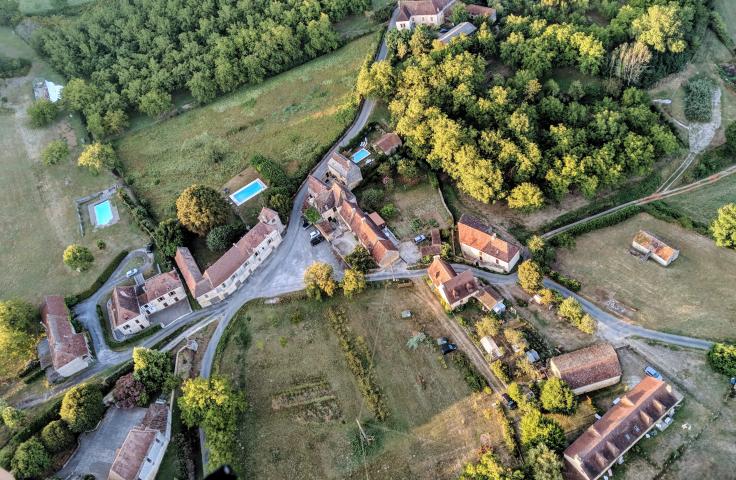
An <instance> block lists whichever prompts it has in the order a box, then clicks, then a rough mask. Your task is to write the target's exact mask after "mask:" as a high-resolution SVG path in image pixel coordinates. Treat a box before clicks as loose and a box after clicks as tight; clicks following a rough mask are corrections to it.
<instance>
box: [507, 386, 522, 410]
mask: <svg viewBox="0 0 736 480" xmlns="http://www.w3.org/2000/svg"><path fill="white" fill-rule="evenodd" d="M506 393H507V394H508V395H509V397H511V399H512V400H513V401H515V402H516V403H517V404H519V405H521V404H523V403H526V398H525V397H524V392H523V391H522V390H521V386H520V385H519V384H518V383H516V382H511V383H509V385H508V387H506Z"/></svg>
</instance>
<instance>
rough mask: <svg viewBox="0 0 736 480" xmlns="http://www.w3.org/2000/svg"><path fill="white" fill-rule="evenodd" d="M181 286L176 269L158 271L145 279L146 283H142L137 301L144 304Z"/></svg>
mask: <svg viewBox="0 0 736 480" xmlns="http://www.w3.org/2000/svg"><path fill="white" fill-rule="evenodd" d="M181 286H182V283H181V280H180V279H179V275H177V274H176V270H172V271H170V272H164V273H160V274H158V275H155V276H153V277H151V278H149V279H148V280H146V283H145V284H144V285H143V294H142V295H141V296H140V297H138V302H139V303H140V304H141V305H144V304H146V303H148V302H150V301H152V300H155V299H156V298H158V297H161V296H163V295H166V294H167V293H169V292H171V291H174V290H176V289H177V288H179V287H181Z"/></svg>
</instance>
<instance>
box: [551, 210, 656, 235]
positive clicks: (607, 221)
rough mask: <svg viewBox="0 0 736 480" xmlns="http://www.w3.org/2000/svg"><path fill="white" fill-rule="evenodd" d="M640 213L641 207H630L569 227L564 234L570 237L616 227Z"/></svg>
mask: <svg viewBox="0 0 736 480" xmlns="http://www.w3.org/2000/svg"><path fill="white" fill-rule="evenodd" d="M641 212H642V207H640V206H639V205H631V206H629V207H624V208H622V209H621V210H618V211H616V212H613V213H611V214H609V215H606V216H603V217H598V218H594V219H593V220H590V221H588V222H585V223H581V224H578V225H574V226H572V227H570V228H569V229H568V230H567V231H565V233H567V234H569V235H572V236H577V235H582V234H583V233H588V232H592V231H593V230H598V229H599V228H604V227H610V226H611V225H616V224H618V223H621V222H623V221H624V220H627V219H629V218H631V217H633V216H634V215H636V214H638V213H641Z"/></svg>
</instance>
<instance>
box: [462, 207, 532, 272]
mask: <svg viewBox="0 0 736 480" xmlns="http://www.w3.org/2000/svg"><path fill="white" fill-rule="evenodd" d="M490 230H491V229H490V227H488V226H487V225H485V224H483V223H482V222H481V221H480V220H478V219H476V218H475V217H472V216H470V215H467V214H466V215H463V216H462V217H460V221H459V222H458V223H457V231H458V236H459V239H460V243H461V244H462V245H468V246H470V247H472V248H475V249H476V250H480V251H481V252H483V253H485V254H486V255H490V256H492V257H494V258H497V259H499V260H501V261H503V262H507V263H508V262H509V261H511V259H512V258H514V256H516V254H517V253H518V252H519V247H517V246H516V245H514V244H512V243H509V242H507V241H505V240H502V239H501V238H499V237H498V236H497V235H496V234H495V233H489V232H490Z"/></svg>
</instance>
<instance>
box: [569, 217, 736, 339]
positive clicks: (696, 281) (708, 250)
mask: <svg viewBox="0 0 736 480" xmlns="http://www.w3.org/2000/svg"><path fill="white" fill-rule="evenodd" d="M640 229H644V230H647V231H649V232H651V233H653V234H654V235H656V236H658V237H659V238H661V239H663V240H664V241H666V242H668V243H669V244H670V245H672V246H673V247H675V248H678V249H679V250H680V256H679V257H678V258H677V259H676V260H675V261H674V262H673V263H672V264H671V265H670V266H669V267H667V268H664V267H661V266H659V265H658V264H657V263H655V262H654V261H646V262H642V261H641V259H640V258H639V257H636V256H634V255H631V254H630V253H629V247H630V245H631V239H632V238H633V236H634V234H636V232H637V231H638V230H640ZM557 264H558V267H559V269H560V270H561V271H562V272H564V273H566V274H569V275H570V276H572V277H573V278H576V279H578V280H580V281H581V282H582V284H583V289H582V293H583V295H585V296H587V297H589V298H591V299H593V300H595V301H596V302H597V303H599V304H600V305H604V304H605V303H606V302H608V301H609V300H612V299H613V300H615V301H616V302H617V303H618V304H619V305H621V306H623V307H624V308H625V309H626V316H627V317H629V318H631V319H632V320H634V321H635V322H637V323H639V324H641V325H643V326H645V327H648V328H653V329H655V330H662V331H666V332H672V333H679V334H684V335H691V336H696V337H702V338H710V339H731V340H734V339H736V323H735V320H734V319H736V304H734V302H733V301H730V299H731V298H732V297H733V279H734V272H736V252H734V251H733V250H729V249H725V248H718V247H716V245H715V243H714V242H713V240H712V239H710V238H707V237H703V236H701V235H698V234H696V233H694V232H692V231H690V230H685V229H683V228H682V227H680V226H679V225H675V224H671V223H667V222H663V221H661V220H657V219H655V218H652V217H651V216H649V215H647V214H640V215H637V216H636V217H633V218H631V219H629V220H627V221H625V222H622V223H619V224H618V225H615V226H612V227H609V228H605V229H601V230H596V231H594V232H591V233H587V234H585V235H582V236H580V237H577V238H576V246H575V247H574V248H573V249H559V250H558V254H557Z"/></svg>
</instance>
